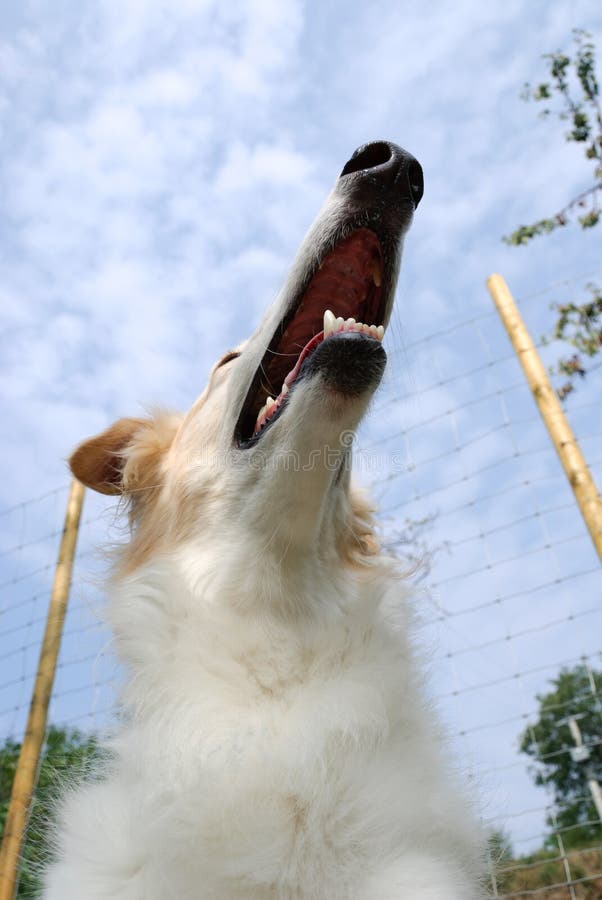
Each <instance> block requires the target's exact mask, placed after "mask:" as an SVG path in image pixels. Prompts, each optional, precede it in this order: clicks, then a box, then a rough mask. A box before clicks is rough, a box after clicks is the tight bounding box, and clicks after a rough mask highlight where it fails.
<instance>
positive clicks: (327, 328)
mask: <svg viewBox="0 0 602 900" xmlns="http://www.w3.org/2000/svg"><path fill="white" fill-rule="evenodd" d="M336 321H337V320H336V317H335V314H334V313H333V312H332V311H331V310H330V309H327V310H326V312H325V313H324V337H325V338H327V337H328V335H329V334H332V332H333V331H334V328H335V324H336Z"/></svg>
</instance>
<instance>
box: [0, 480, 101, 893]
mask: <svg viewBox="0 0 602 900" xmlns="http://www.w3.org/2000/svg"><path fill="white" fill-rule="evenodd" d="M83 499H84V487H83V485H82V484H80V482H79V481H77V480H75V479H74V480H73V482H72V484H71V490H70V492H69V500H68V501H67V512H66V514H65V524H64V526H63V536H62V538H61V546H60V550H59V556H58V561H57V564H56V570H55V573H54V582H53V585H52V594H51V595H50V604H49V607H48V616H47V618H46V630H45V632H44V638H43V641H42V648H41V650H40V659H39V662H38V670H37V674H36V680H35V684H34V689H33V694H32V698H31V704H30V707H29V716H28V719H27V727H26V730H25V736H24V738H23V743H22V745H21V753H20V754H19V762H18V763H17V769H16V772H15V777H14V780H13V786H12V791H11V796H10V803H9V807H8V814H7V817H6V825H5V828H4V834H3V836H2V848H1V849H0V900H13V897H14V895H15V890H16V887H17V883H18V871H19V860H20V856H21V847H22V843H23V838H24V835H25V828H26V826H27V817H28V815H29V808H30V804H31V798H32V796H33V792H34V789H35V784H36V779H37V774H38V766H39V762H40V753H41V750H42V746H43V743H44V735H45V733H46V719H47V715H48V705H49V703H50V697H51V694H52V686H53V683H54V676H55V672H56V663H57V658H58V654H59V649H60V646H61V638H62V634H63V624H64V621H65V613H66V611H67V601H68V599H69V588H70V586H71V573H72V571H73V560H74V557H75V547H76V544H77V535H78V530H79V522H80V518H81V510H82V503H83Z"/></svg>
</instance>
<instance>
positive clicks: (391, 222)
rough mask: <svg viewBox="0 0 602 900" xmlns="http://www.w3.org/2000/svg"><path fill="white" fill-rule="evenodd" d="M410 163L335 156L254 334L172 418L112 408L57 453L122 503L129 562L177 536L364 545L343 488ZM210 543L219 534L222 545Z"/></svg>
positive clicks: (365, 517)
mask: <svg viewBox="0 0 602 900" xmlns="http://www.w3.org/2000/svg"><path fill="white" fill-rule="evenodd" d="M422 190H423V186H422V170H421V167H420V165H419V164H418V162H416V160H415V159H414V158H413V157H411V156H410V155H409V154H408V153H406V151H405V150H402V149H401V148H399V147H397V146H396V145H395V144H390V143H387V142H384V141H381V142H377V143H372V144H367V145H366V146H364V147H361V148H360V149H359V150H357V151H356V152H355V153H354V155H353V156H352V157H351V159H350V160H349V162H348V163H347V164H346V165H345V167H344V169H343V171H342V173H341V175H340V177H339V178H338V180H337V182H336V184H335V187H334V189H333V191H332V193H331V194H330V196H329V197H328V198H327V200H326V203H325V205H324V207H323V209H322V211H321V212H320V214H319V215H318V217H317V219H316V221H315V223H314V225H313V226H312V228H311V229H310V231H309V233H308V235H307V237H306V238H305V240H304V242H303V244H302V246H301V248H300V250H299V252H298V254H297V257H296V260H295V262H294V264H293V267H292V269H291V273H290V275H289V277H288V279H287V281H286V283H285V285H284V288H283V290H282V291H281V293H280V295H279V296H278V298H277V300H276V301H275V303H274V304H273V305H272V306H271V307H270V309H269V310H268V312H267V315H266V316H265V318H264V320H263V322H262V323H261V324H260V326H259V328H258V329H257V331H256V332H255V334H254V335H253V336H252V337H251V338H250V339H249V340H248V341H247V342H246V343H244V344H243V345H241V346H240V347H238V348H236V349H235V350H233V351H230V352H228V353H226V354H225V355H224V356H223V357H222V358H221V359H220V360H219V361H218V362H217V363H216V365H215V366H214V367H213V370H212V372H211V375H210V378H209V383H208V385H207V387H206V389H205V391H204V392H203V393H202V394H201V396H200V397H199V399H198V400H197V401H196V403H195V404H194V406H193V407H192V409H191V410H190V412H189V413H188V415H187V416H185V417H183V418H182V417H178V416H168V415H159V416H156V417H155V418H152V419H122V420H120V421H119V422H117V423H116V424H115V425H114V426H112V428H109V429H108V430H107V431H106V432H104V433H103V434H102V435H99V436H98V437H96V438H92V439H91V440H89V441H86V442H85V443H84V444H82V445H81V446H80V447H79V448H78V449H77V450H76V451H75V453H74V454H73V456H72V457H71V468H72V470H73V473H74V474H75V475H76V476H77V477H78V478H79V479H80V480H81V481H82V482H83V483H84V484H86V485H88V486H89V487H92V488H94V489H96V490H98V491H101V492H103V493H107V494H122V495H125V496H127V497H128V499H129V500H130V501H131V510H132V517H133V522H134V529H133V538H132V544H131V549H130V555H129V560H130V562H129V565H130V566H134V567H135V566H136V565H138V564H139V563H140V562H141V561H143V560H144V559H145V558H147V557H148V554H149V553H151V552H152V551H153V550H155V551H156V550H157V549H159V550H160V551H161V550H165V548H166V547H167V546H168V545H171V546H173V545H174V543H177V544H180V545H181V544H182V542H184V543H186V542H188V541H197V540H199V541H202V542H203V545H204V546H206V545H207V543H209V544H211V543H212V541H213V539H214V538H218V537H219V539H220V540H222V542H224V541H225V546H230V545H232V546H234V545H236V544H237V543H238V544H245V543H246V545H247V546H248V545H249V535H252V536H255V537H256V538H257V541H256V543H255V547H256V551H257V549H258V548H261V550H262V552H264V553H266V554H269V553H270V551H274V552H275V553H276V554H277V555H278V559H279V560H281V561H283V560H285V559H287V558H289V557H290V556H291V554H292V555H293V556H294V558H295V559H296V560H299V559H302V558H303V557H304V555H305V551H308V550H311V552H312V554H313V555H314V557H315V555H316V553H317V554H318V555H320V556H322V557H323V558H324V559H326V560H328V559H329V558H332V556H333V555H339V556H340V557H341V556H342V557H344V558H345V559H347V560H351V561H353V562H355V563H357V562H359V561H361V560H362V559H364V558H365V557H366V556H367V555H369V554H370V552H372V551H373V540H372V536H371V528H370V522H369V510H368V508H367V506H366V505H365V504H364V503H363V502H362V501H361V500H360V499H359V498H358V497H357V495H356V494H354V493H352V491H351V489H350V487H349V459H350V444H351V439H352V436H353V433H354V430H355V429H356V427H357V425H358V423H359V421H360V420H361V418H362V415H363V414H364V412H365V410H366V407H367V405H368V403H369V401H370V398H371V396H372V394H373V392H374V390H375V388H376V387H377V385H378V383H379V381H380V379H381V377H382V373H383V370H384V367H385V362H386V355H385V351H384V349H383V346H382V337H383V333H384V329H385V328H386V326H387V323H388V321H389V318H390V315H391V310H392V306H393V297H394V292H395V286H396V282H397V275H398V271H399V262H400V256H401V247H402V243H403V238H404V235H405V233H406V231H407V229H408V227H409V225H410V223H411V220H412V216H413V213H414V209H415V207H416V206H417V205H418V203H419V201H420V199H421V197H422ZM222 545H223V543H222Z"/></svg>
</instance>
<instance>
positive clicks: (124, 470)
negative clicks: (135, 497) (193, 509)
mask: <svg viewBox="0 0 602 900" xmlns="http://www.w3.org/2000/svg"><path fill="white" fill-rule="evenodd" d="M179 423H180V419H179V417H177V416H173V415H169V414H167V413H159V414H157V415H156V416H154V417H153V418H152V419H133V418H132V419H119V420H118V421H117V422H115V424H114V425H111V427H110V428H107V430H106V431H103V432H102V434H99V435H97V436H96V437H93V438H89V440H87V441H84V442H83V443H82V444H80V445H79V447H77V449H76V450H75V451H74V452H73V454H72V455H71V458H70V460H69V465H70V467H71V471H72V472H73V474H74V475H75V477H76V478H77V479H78V480H79V481H81V482H82V484H85V485H86V487H89V488H92V489H93V490H95V491H99V492H100V493H101V494H129V493H132V492H134V491H144V490H145V489H146V490H149V491H150V490H152V488H155V487H158V486H159V484H160V475H161V463H162V460H163V458H164V456H165V453H166V451H167V450H168V449H169V447H170V445H171V442H172V441H173V438H174V435H175V433H176V430H177V428H178V425H179Z"/></svg>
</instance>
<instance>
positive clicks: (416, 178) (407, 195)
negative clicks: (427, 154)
mask: <svg viewBox="0 0 602 900" xmlns="http://www.w3.org/2000/svg"><path fill="white" fill-rule="evenodd" d="M346 175H356V176H359V177H360V178H361V177H364V178H366V179H369V180H370V181H371V182H374V181H377V182H380V184H381V185H383V186H384V187H387V188H388V189H390V190H397V191H400V192H401V194H402V197H401V198H400V199H407V200H411V202H412V203H413V204H414V207H416V206H418V204H419V203H420V200H421V199H422V194H423V192H424V180H423V175H422V166H421V165H420V163H419V162H418V160H417V159H415V158H414V157H413V156H412V154H411V153H408V151H407V150H404V149H403V148H402V147H398V146H397V144H392V143H390V142H389V141H373V142H372V143H370V144H364V145H363V146H362V147H359V148H358V149H357V150H356V151H355V153H354V154H353V156H352V157H351V159H350V160H349V162H347V163H346V164H345V166H344V168H343V171H342V172H341V178H344V177H345V176H346Z"/></svg>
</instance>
